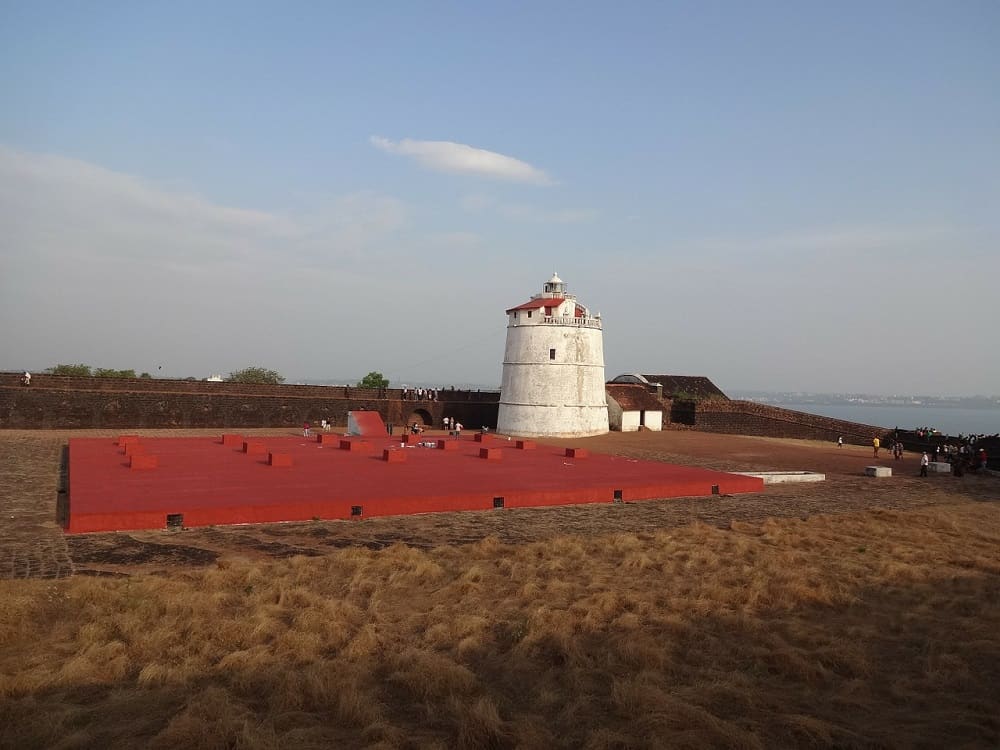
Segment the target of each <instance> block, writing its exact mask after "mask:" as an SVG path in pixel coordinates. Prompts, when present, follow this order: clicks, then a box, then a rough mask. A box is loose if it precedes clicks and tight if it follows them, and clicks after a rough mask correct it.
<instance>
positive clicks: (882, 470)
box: [865, 466, 892, 477]
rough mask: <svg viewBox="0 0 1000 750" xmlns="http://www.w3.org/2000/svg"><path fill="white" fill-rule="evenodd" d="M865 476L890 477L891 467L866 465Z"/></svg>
mask: <svg viewBox="0 0 1000 750" xmlns="http://www.w3.org/2000/svg"><path fill="white" fill-rule="evenodd" d="M865 476H867V477H891V476H892V469H890V468H889V467H888V466H866V467H865Z"/></svg>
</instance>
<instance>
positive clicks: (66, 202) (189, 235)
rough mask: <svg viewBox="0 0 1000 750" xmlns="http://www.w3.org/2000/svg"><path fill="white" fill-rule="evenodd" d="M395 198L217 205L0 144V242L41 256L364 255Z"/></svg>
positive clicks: (295, 258)
mask: <svg viewBox="0 0 1000 750" xmlns="http://www.w3.org/2000/svg"><path fill="white" fill-rule="evenodd" d="M406 215H407V211H406V208H405V206H404V205H403V204H402V203H400V202H399V201H398V200H396V199H395V198H392V197H389V196H384V195H379V194H376V193H371V192H359V193H354V194H349V195H345V196H339V197H336V198H333V199H331V200H329V201H327V202H326V203H325V204H324V205H323V206H321V207H320V208H318V209H316V210H313V211H312V212H310V213H308V214H297V215H293V214H280V213H274V212H268V211H254V210H247V209H242V208H234V207H230V206H225V205H220V204H218V203H215V202H213V201H211V200H208V199H206V198H204V197H201V196H197V195H191V194H185V193H181V192H178V191H175V190H170V189H167V188H164V187H161V186H159V185H156V184H154V183H151V182H149V181H146V180H142V179H139V178H137V177H134V176H132V175H128V174H122V173H120V172H115V171H112V170H109V169H105V168H104V167H100V166H97V165H94V164H89V163H87V162H84V161H80V160H77V159H70V158H66V157H62V156H53V155H44V154H34V153H26V152H19V151H13V150H11V149H7V148H3V147H0V224H2V225H3V226H4V227H5V228H6V231H5V232H4V234H3V235H2V236H0V248H2V249H3V250H4V254H5V255H8V256H10V257H15V256H19V257H26V256H28V255H30V256H31V257H33V258H36V259H48V260H49V261H59V260H61V261H68V260H75V261H86V262H101V261H117V260H128V259H131V260H136V261H142V262H144V263H147V264H150V266H151V267H157V266H160V267H169V268H172V269H174V270H180V269H184V268H188V269H197V271H198V272H199V273H204V271H205V269H206V267H208V266H211V265H213V264H220V263H263V264H265V265H271V264H273V263H275V262H280V263H286V264H287V263H289V262H291V263H295V264H305V265H309V264H314V263H316V262H320V261H323V260H327V261H328V260H333V259H336V260H339V261H349V260H351V259H357V258H359V257H364V256H365V255H366V254H367V253H369V252H370V251H371V250H372V248H373V247H374V246H376V245H378V244H379V242H381V241H382V240H383V239H384V238H385V237H386V235H388V234H390V233H392V232H393V231H394V230H396V229H397V228H398V227H399V226H401V224H402V223H403V222H404V221H405V220H406Z"/></svg>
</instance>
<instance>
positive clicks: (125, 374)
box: [94, 367, 135, 378]
mask: <svg viewBox="0 0 1000 750" xmlns="http://www.w3.org/2000/svg"><path fill="white" fill-rule="evenodd" d="M94 377H95V378H134V377H135V370H114V369H112V368H110V367H98V368H97V369H95V370H94Z"/></svg>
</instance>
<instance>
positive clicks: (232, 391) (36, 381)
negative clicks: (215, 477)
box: [0, 375, 500, 429]
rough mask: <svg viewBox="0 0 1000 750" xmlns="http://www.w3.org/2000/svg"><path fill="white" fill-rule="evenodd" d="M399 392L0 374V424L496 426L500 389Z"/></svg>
mask: <svg viewBox="0 0 1000 750" xmlns="http://www.w3.org/2000/svg"><path fill="white" fill-rule="evenodd" d="M401 396H402V391H401V390H400V389H385V390H382V391H378V390H366V389H360V388H351V387H344V386H299V385H246V384H241V383H225V382H224V383H210V382H207V381H188V380H163V379H146V378H136V379H134V380H133V379H119V378H66V377H54V376H51V375H38V376H33V377H32V381H31V385H30V386H28V387H24V386H22V385H20V378H19V377H18V376H16V375H3V376H2V377H0V428H4V429H38V428H42V429H75V428H116V429H117V428H133V427H136V428H137V427H145V428H157V427H165V428H172V427H293V426H301V425H302V423H303V422H306V421H308V422H312V423H314V424H315V423H318V422H319V421H320V420H321V419H331V420H332V421H333V422H334V424H338V425H344V424H346V423H347V412H348V411H352V410H358V409H367V410H370V411H377V412H378V413H379V414H380V415H381V416H382V419H383V420H384V421H385V423H386V424H389V423H392V424H395V425H402V424H408V423H412V422H413V421H417V422H420V423H421V424H425V425H426V424H430V425H431V426H434V427H439V426H440V425H441V420H442V419H443V418H444V417H446V416H448V417H454V418H455V419H456V420H457V421H460V422H462V423H463V424H464V425H465V426H466V427H467V428H469V429H477V428H479V427H482V426H484V425H485V426H488V427H490V428H494V427H495V426H496V419H497V408H498V403H499V398H500V396H499V393H497V392H495V391H493V392H490V391H483V392H480V391H460V390H454V391H452V390H447V391H439V400H437V401H428V400H410V399H407V400H403V399H402V398H401Z"/></svg>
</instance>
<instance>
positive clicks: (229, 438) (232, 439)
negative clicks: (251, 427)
mask: <svg viewBox="0 0 1000 750" xmlns="http://www.w3.org/2000/svg"><path fill="white" fill-rule="evenodd" d="M222 444H223V445H243V436H242V435H234V434H233V433H231V432H230V433H223V435H222Z"/></svg>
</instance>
